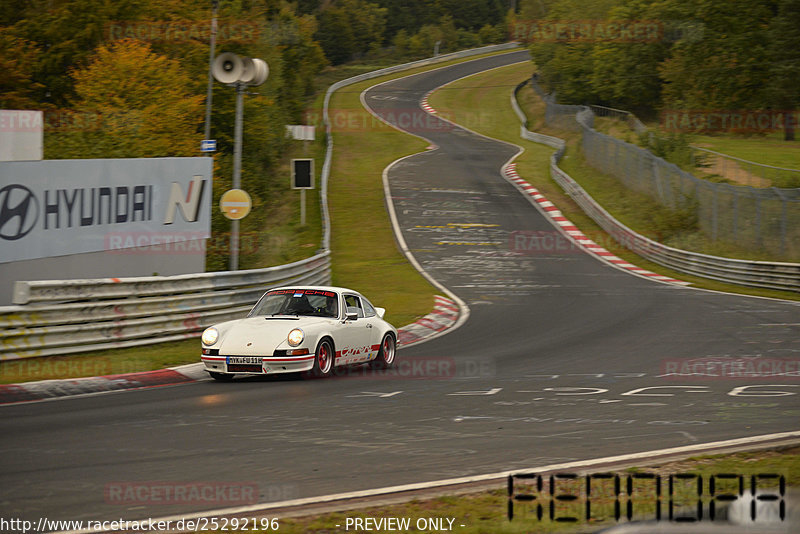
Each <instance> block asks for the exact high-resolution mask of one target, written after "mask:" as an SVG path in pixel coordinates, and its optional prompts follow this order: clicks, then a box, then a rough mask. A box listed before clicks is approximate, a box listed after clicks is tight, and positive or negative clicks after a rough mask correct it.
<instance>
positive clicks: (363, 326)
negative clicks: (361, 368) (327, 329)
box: [336, 293, 378, 364]
mask: <svg viewBox="0 0 800 534" xmlns="http://www.w3.org/2000/svg"><path fill="white" fill-rule="evenodd" d="M343 296H344V301H345V311H346V312H351V313H352V312H355V313H356V314H357V315H358V317H357V318H356V319H353V320H345V321H344V323H343V324H342V325H341V327H340V328H339V332H338V335H337V338H338V339H336V352H337V362H338V363H340V364H347V363H358V362H365V361H367V360H369V359H371V358H372V356H374V353H375V352H376V351H377V349H375V350H373V346H374V345H376V344H377V343H378V341H376V340H374V339H373V338H374V336H376V335H377V333H376V329H375V324H374V323H375V317H376V315H374V310H373V311H372V316H370V317H368V316H367V314H365V311H364V305H363V303H362V300H361V298H360V297H359V296H358V295H354V294H352V293H345V294H344V295H343Z"/></svg>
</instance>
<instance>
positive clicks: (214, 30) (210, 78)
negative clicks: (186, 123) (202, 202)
mask: <svg viewBox="0 0 800 534" xmlns="http://www.w3.org/2000/svg"><path fill="white" fill-rule="evenodd" d="M211 5H212V6H213V9H214V13H213V15H212V16H211V46H210V51H209V53H208V93H207V94H206V127H205V133H204V137H203V139H211V98H212V95H213V92H214V91H213V89H214V75H213V73H212V69H213V68H214V48H215V47H216V43H217V8H218V7H219V2H218V0H213V1H212V2H211ZM208 155H209V156H211V153H210V152H209V153H208Z"/></svg>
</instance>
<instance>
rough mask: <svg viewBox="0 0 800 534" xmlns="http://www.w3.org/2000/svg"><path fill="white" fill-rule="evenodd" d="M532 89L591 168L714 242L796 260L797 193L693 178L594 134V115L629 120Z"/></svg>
mask: <svg viewBox="0 0 800 534" xmlns="http://www.w3.org/2000/svg"><path fill="white" fill-rule="evenodd" d="M532 87H533V89H534V90H535V91H536V92H537V93H538V94H539V95H540V96H541V97H542V98H543V99H544V102H545V105H546V107H545V122H546V123H547V125H548V126H551V127H555V128H560V129H565V130H568V131H574V132H580V133H581V150H582V152H583V155H584V157H585V158H586V161H587V163H588V164H589V165H591V166H592V167H594V168H596V169H598V170H600V171H602V172H604V173H606V174H610V175H612V176H615V177H616V178H617V179H619V180H620V181H621V182H622V183H623V184H624V185H625V186H626V187H627V188H629V189H632V190H634V191H638V192H640V193H643V194H646V195H648V196H650V197H651V198H653V199H655V200H656V201H657V202H658V203H659V204H661V205H662V206H665V207H667V208H669V209H673V210H689V211H688V212H689V213H695V214H696V216H697V221H698V225H699V227H700V229H701V230H702V231H703V233H705V234H706V235H707V236H709V237H710V238H711V239H712V240H714V241H718V240H719V241H727V242H731V243H735V244H736V245H738V246H741V247H745V248H747V249H749V250H752V251H760V252H766V253H769V254H771V255H776V256H781V257H785V258H798V257H800V188H777V187H769V188H758V187H750V186H745V185H731V184H726V183H715V182H712V181H709V180H703V179H701V178H697V177H696V176H694V175H692V174H691V173H689V172H686V171H684V170H683V169H681V168H679V167H678V166H677V165H675V164H673V163H669V162H668V161H665V160H664V159H662V158H659V157H657V156H654V155H653V154H652V153H651V152H649V151H648V150H645V149H642V148H639V147H637V146H635V145H632V144H630V143H626V142H624V141H622V140H620V139H617V138H615V137H611V136H609V135H605V134H603V133H600V132H598V131H596V130H595V129H594V117H595V115H599V114H601V113H602V114H603V115H602V116H616V117H617V118H623V116H624V119H625V120H626V121H631V120H632V119H631V118H630V117H631V116H632V114H630V113H627V112H624V111H622V110H613V109H612V108H600V107H599V106H575V105H565V104H558V103H557V102H556V99H555V97H554V96H553V95H550V94H546V93H545V92H544V90H543V89H542V88H541V87H540V86H539V85H538V83H537V80H536V78H535V77H534V78H533V79H532ZM608 110H611V111H608ZM637 121H638V119H637ZM642 126H643V125H642ZM636 128H637V129H638V128H639V126H636Z"/></svg>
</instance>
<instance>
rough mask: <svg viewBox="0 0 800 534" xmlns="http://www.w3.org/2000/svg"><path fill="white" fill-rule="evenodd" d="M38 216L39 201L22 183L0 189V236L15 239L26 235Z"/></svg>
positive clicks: (8, 239)
mask: <svg viewBox="0 0 800 534" xmlns="http://www.w3.org/2000/svg"><path fill="white" fill-rule="evenodd" d="M38 218H39V201H38V200H36V197H35V196H34V195H33V191H31V190H30V189H28V188H27V187H25V186H24V185H19V184H11V185H7V186H5V187H4V188H2V189H0V237H1V238H3V239H5V240H7V241H16V240H17V239H21V238H23V237H25V236H26V235H28V233H30V231H31V230H33V227H34V225H35V224H36V219H38Z"/></svg>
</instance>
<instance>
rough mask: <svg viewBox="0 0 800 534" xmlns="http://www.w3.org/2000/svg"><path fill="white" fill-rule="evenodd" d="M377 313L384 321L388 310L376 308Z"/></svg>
mask: <svg viewBox="0 0 800 534" xmlns="http://www.w3.org/2000/svg"><path fill="white" fill-rule="evenodd" d="M375 313H377V314H378V317H380V318H381V319H383V316H384V315H386V308H375Z"/></svg>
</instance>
